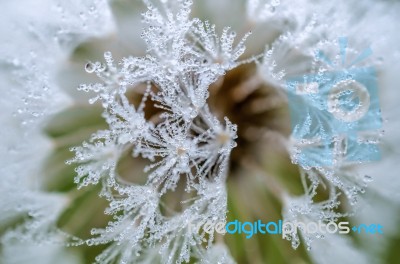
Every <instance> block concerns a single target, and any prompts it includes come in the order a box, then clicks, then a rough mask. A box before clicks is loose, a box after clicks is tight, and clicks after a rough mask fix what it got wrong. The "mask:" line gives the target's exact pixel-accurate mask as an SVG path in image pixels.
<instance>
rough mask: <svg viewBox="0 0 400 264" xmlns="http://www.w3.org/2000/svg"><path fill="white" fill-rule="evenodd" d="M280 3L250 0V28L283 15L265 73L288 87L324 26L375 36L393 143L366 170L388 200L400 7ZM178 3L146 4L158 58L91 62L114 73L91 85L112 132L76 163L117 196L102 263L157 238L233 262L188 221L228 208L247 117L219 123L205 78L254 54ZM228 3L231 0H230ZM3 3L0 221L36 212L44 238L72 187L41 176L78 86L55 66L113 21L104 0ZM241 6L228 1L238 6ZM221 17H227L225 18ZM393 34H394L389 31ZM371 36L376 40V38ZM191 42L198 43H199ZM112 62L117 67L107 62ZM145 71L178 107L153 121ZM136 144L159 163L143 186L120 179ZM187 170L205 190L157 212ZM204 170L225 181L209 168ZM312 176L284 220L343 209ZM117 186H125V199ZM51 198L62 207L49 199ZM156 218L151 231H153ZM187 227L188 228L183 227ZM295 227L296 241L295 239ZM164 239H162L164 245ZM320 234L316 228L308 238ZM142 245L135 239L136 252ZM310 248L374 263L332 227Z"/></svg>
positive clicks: (81, 176)
mask: <svg viewBox="0 0 400 264" xmlns="http://www.w3.org/2000/svg"><path fill="white" fill-rule="evenodd" d="M238 2H239V1H238ZM278 2H280V1H274V0H271V1H262V0H251V1H248V5H247V16H248V21H246V23H245V25H244V28H240V30H244V31H247V30H249V29H251V28H252V27H254V26H260V25H265V24H263V23H266V22H268V23H271V22H273V24H274V27H278V28H279V30H281V31H282V32H286V33H285V34H284V35H282V36H281V38H279V39H277V41H275V42H274V43H272V45H271V47H267V49H266V51H265V53H264V59H263V60H261V61H260V63H259V69H260V75H261V76H262V77H263V78H264V79H265V80H266V81H267V82H269V83H272V84H273V85H276V86H279V85H280V84H281V83H282V80H283V77H284V76H283V75H284V74H286V76H291V75H297V74H299V73H306V72H308V71H309V70H310V65H311V64H310V63H309V62H311V61H312V59H313V58H312V52H313V51H314V49H315V48H316V47H319V46H318V45H320V44H321V43H320V40H321V38H325V39H328V40H333V39H336V38H337V37H339V36H343V35H348V36H350V37H351V38H352V39H354V40H355V42H354V43H361V44H365V43H364V42H365V40H369V41H371V42H372V47H373V49H374V55H375V56H376V57H383V59H384V64H383V65H382V66H381V68H380V72H381V73H380V75H379V77H380V87H379V88H380V91H381V92H382V93H381V96H382V97H381V99H380V102H381V106H382V112H383V116H384V118H388V122H387V123H385V130H386V133H385V135H386V136H385V138H384V140H383V144H382V149H383V154H384V155H383V160H382V161H381V162H380V163H378V164H371V165H370V166H365V167H364V169H363V170H362V171H361V172H364V173H362V174H368V175H372V176H375V182H374V184H373V185H372V186H373V187H372V188H373V189H374V190H375V191H376V192H377V193H379V195H380V196H382V197H383V199H389V200H391V201H392V202H393V203H395V204H396V203H398V202H399V201H400V197H399V194H398V189H399V188H400V180H399V179H398V175H396V173H395V172H396V171H395V170H393V168H396V166H397V163H398V158H399V152H398V150H397V149H395V148H394V147H392V146H396V145H398V144H397V143H399V140H400V138H399V136H398V135H399V134H398V132H397V131H398V129H399V128H400V126H399V123H397V122H396V119H397V108H398V107H397V103H398V99H399V98H398V97H399V94H400V93H398V92H397V90H396V88H397V87H396V85H397V81H396V80H397V79H398V77H397V75H398V71H399V70H400V67H399V64H398V61H399V60H400V53H399V50H396V49H395V48H394V47H395V46H396V45H397V44H398V42H399V41H398V39H396V38H395V37H394V36H395V35H396V33H397V32H396V25H398V22H397V21H398V18H397V14H398V13H399V5H398V4H393V3H380V2H379V3H371V2H367V3H365V4H363V5H360V3H359V1H343V2H341V4H338V3H337V2H332V3H328V2H326V1H297V2H296V3H293V2H289V1H281V3H279V5H278ZM179 3H181V2H177V4H172V5H171V6H170V8H171V9H162V8H161V9H157V5H156V7H154V6H150V5H148V8H149V11H148V12H147V13H146V14H145V15H144V21H145V22H146V23H147V24H148V25H149V28H147V31H145V34H144V35H143V39H144V41H145V42H147V47H148V52H149V55H148V56H146V57H141V58H133V57H129V58H125V59H124V60H123V61H122V63H121V65H119V66H118V68H117V67H116V66H115V65H114V63H113V61H112V58H111V56H110V54H108V53H107V54H106V55H105V59H106V63H105V64H101V63H94V64H89V66H88V67H89V69H88V71H93V72H96V73H97V75H98V76H99V77H100V78H101V79H102V81H103V82H104V84H103V83H101V84H94V85H87V86H85V85H84V86H81V87H80V88H81V89H82V90H84V91H89V90H91V91H95V92H97V94H98V97H97V98H96V100H99V101H101V103H102V104H103V106H104V107H105V109H106V111H105V113H104V117H105V118H106V121H107V122H108V123H109V125H110V131H111V132H105V131H100V132H99V133H97V134H96V135H94V136H93V138H92V141H91V142H89V143H84V144H83V146H82V147H77V148H75V149H74V150H75V151H76V154H77V156H76V159H74V161H75V162H82V161H89V163H88V164H85V165H82V166H81V167H80V168H79V169H78V170H77V173H78V176H77V178H76V181H77V182H78V183H80V184H81V185H82V186H85V185H87V184H97V183H99V182H101V183H103V184H104V188H103V195H105V196H106V197H107V198H108V199H109V200H110V207H109V208H108V209H107V213H110V214H118V213H122V214H121V215H120V216H118V217H117V218H116V219H115V221H114V222H111V223H110V224H109V226H108V227H107V228H106V229H97V230H94V234H95V235H96V237H95V238H93V239H90V240H88V243H89V244H98V243H107V242H114V244H113V245H112V246H110V247H109V248H108V249H107V250H106V251H105V252H104V253H103V254H102V255H100V256H99V258H98V261H99V262H102V263H108V262H112V261H113V260H114V259H118V260H119V261H120V262H121V263H124V262H126V261H132V260H136V261H137V262H138V263H139V262H143V263H145V262H146V259H145V257H143V256H144V255H147V256H151V257H152V258H153V257H154V259H156V258H157V257H156V256H155V255H157V254H155V253H154V251H155V249H157V250H158V249H159V250H161V252H162V258H163V259H164V261H167V262H168V261H169V262H173V261H175V260H177V261H178V262H182V261H186V260H188V259H189V257H190V256H191V255H194V256H196V257H198V258H200V259H202V260H204V261H207V260H209V259H211V260H212V261H219V260H221V262H223V263H230V262H231V261H232V260H231V259H230V257H229V255H228V253H227V252H226V248H221V245H211V242H210V241H212V237H211V238H210V239H209V241H208V244H209V246H212V247H211V248H210V250H208V251H206V250H204V249H203V247H201V246H200V244H201V241H202V239H204V234H203V235H201V234H200V236H198V234H193V233H191V232H188V229H187V225H188V221H187V219H189V216H191V217H193V218H192V219H193V221H195V220H204V219H205V218H211V219H213V220H216V219H218V220H223V219H224V218H225V213H226V207H225V206H226V191H225V189H224V188H225V187H224V179H225V177H226V175H225V173H226V167H227V162H228V160H229V152H230V150H231V149H232V148H233V147H234V143H233V140H234V138H235V136H236V131H235V130H236V128H235V126H234V125H232V124H231V123H230V122H229V121H228V120H226V123H225V124H221V123H220V122H218V121H217V120H216V119H214V118H213V116H212V114H211V113H209V111H208V108H207V105H206V99H207V96H208V92H207V88H208V86H209V84H211V83H212V82H213V81H215V80H216V79H217V78H218V77H219V76H221V75H223V74H224V73H225V71H227V70H230V69H232V68H234V67H236V66H237V65H238V61H237V60H238V58H239V56H240V55H241V54H242V53H243V52H244V45H243V42H241V43H239V45H234V44H233V42H234V34H232V33H231V32H232V31H231V30H229V29H228V28H226V29H225V30H223V33H222V36H217V35H216V33H215V32H214V29H213V26H212V25H208V24H207V23H204V22H201V21H200V20H191V19H189V18H188V14H189V8H190V4H191V3H190V1H183V2H182V4H179ZM210 3H211V1H207V2H205V4H204V5H200V6H203V8H205V10H207V8H208V10H210V9H211V10H212V9H214V4H215V3H214V2H213V3H212V4H210ZM219 4H221V5H222V2H221V3H219ZM371 4H374V8H369V7H370V5H371ZM210 6H211V8H210ZM229 6H230V8H231V9H232V10H240V8H239V7H240V4H235V5H233V4H232V5H230V4H229ZM243 6H244V5H243ZM1 7H2V10H8V11H10V12H4V14H3V15H2V18H1V19H2V21H3V23H0V33H1V34H0V36H2V37H6V38H7V39H4V40H2V41H1V42H0V63H1V64H0V67H1V70H2V76H1V80H2V88H1V89H2V90H1V92H2V94H3V96H2V97H1V99H0V110H1V112H2V115H1V117H0V121H1V123H2V124H3V126H4V128H5V129H2V130H1V131H0V138H1V141H2V144H1V152H0V153H2V154H1V157H0V160H1V163H2V164H0V165H1V171H0V174H1V175H2V177H3V181H2V182H1V183H0V193H2V195H3V196H4V199H1V206H0V210H1V211H0V220H1V221H2V222H3V221H10V220H12V219H14V218H15V217H18V216H20V215H24V214H29V215H30V216H31V217H32V218H33V219H34V221H28V222H27V226H25V227H29V225H30V224H32V223H33V224H34V227H35V228H33V229H32V230H33V231H34V232H25V231H26V230H24V227H21V228H20V229H17V230H16V232H20V233H19V234H23V235H24V236H23V237H26V238H33V237H35V238H38V237H40V236H43V235H45V234H47V233H48V232H49V231H51V232H53V231H54V230H53V229H52V228H51V226H52V225H53V222H54V221H55V220H56V219H57V217H58V214H59V212H60V210H61V209H62V207H63V205H64V204H65V203H66V200H65V199H64V198H63V197H59V196H56V195H44V194H43V193H41V191H40V180H38V179H39V178H40V165H41V163H42V161H43V159H44V158H45V157H46V154H47V153H48V152H49V151H50V150H51V147H52V146H51V143H50V142H49V141H48V140H47V139H45V138H44V137H43V136H42V135H41V133H40V130H41V124H43V122H45V121H46V117H47V116H48V115H51V114H52V113H55V112H56V111H58V110H60V109H61V108H62V107H64V106H66V105H67V103H68V98H67V97H66V96H65V95H64V94H63V92H62V91H61V90H60V89H59V88H58V87H57V85H56V80H55V78H54V75H55V73H56V71H57V69H58V67H59V64H58V63H59V61H64V60H65V58H66V57H67V56H68V53H69V52H70V51H71V50H72V49H73V48H74V47H75V46H76V45H77V44H78V43H80V42H81V41H83V40H84V39H86V38H88V37H91V36H101V35H103V34H107V33H109V32H110V30H111V29H113V23H112V21H111V14H110V11H109V9H108V6H107V3H106V2H105V1H90V2H82V1H77V0H76V1H69V2H68V3H66V2H65V3H64V2H63V1H59V3H57V2H56V1H49V0H40V1H33V0H32V1H27V0H25V1H18V2H16V1H14V2H13V1H8V2H4V3H2V4H1ZM158 7H159V6H158ZM355 7H357V8H355ZM215 10H217V8H215ZM310 10H313V12H311V11H310ZM357 10H359V11H358V12H356V11H357ZM120 11H121V10H120ZM230 13H231V12H225V14H227V15H229V16H231V14H230ZM363 13H365V14H363ZM117 14H118V12H117ZM232 17H233V18H236V17H234V16H232ZM355 17H357V19H355ZM125 18H126V17H125ZM134 19H137V18H134ZM220 19H221V20H223V23H224V24H225V23H226V20H225V18H222V17H220ZM128 20H129V21H131V20H130V19H128ZM135 21H137V20H135ZM240 21H241V20H240ZM316 21H318V23H316ZM332 21H335V22H334V23H332ZM320 22H322V23H320ZM223 23H222V22H220V23H218V24H223ZM120 24H124V25H126V23H120ZM326 24H328V25H329V26H327V25H326ZM366 25H368V26H366ZM150 26H151V27H150ZM21 28H23V29H21ZM236 28H237V27H236ZM382 29H384V33H383V31H382ZM123 30H126V29H123ZM287 31H288V32H287ZM338 34H339V35H338ZM382 34H385V35H386V36H390V37H387V38H381V37H380V36H381V35H382ZM10 36H12V38H10ZM188 36H190V38H188ZM371 36H379V38H376V39H371ZM269 37H270V36H269ZM269 37H268V38H269ZM191 41H192V42H191ZM193 41H194V42H195V43H196V46H195V45H191V44H193ZM260 43H262V44H261V45H260ZM24 45H27V46H24ZM250 46H251V47H254V49H255V50H257V49H258V48H260V46H264V42H263V41H260V38H254V39H253V40H252V43H250ZM355 48H356V49H358V48H364V46H363V47H361V46H356V47H355ZM120 66H121V67H120ZM106 68H107V69H108V71H106V72H105V71H104V70H105V69H106ZM10 73H11V74H10ZM177 80H181V81H177ZM147 82H151V83H153V84H154V85H155V86H157V88H158V89H159V93H155V92H153V91H152V90H151V87H150V86H148V87H147V88H146V91H145V94H146V97H151V98H152V99H153V101H156V102H157V103H158V104H159V105H160V107H161V108H162V109H164V110H166V113H167V114H165V115H164V116H163V120H164V121H163V122H161V123H156V124H151V123H150V124H149V123H146V122H145V120H144V119H143V116H142V115H143V111H142V110H143V109H141V108H140V107H139V108H138V109H134V108H133V107H131V106H130V105H129V104H128V103H127V100H126V98H124V96H123V94H124V92H125V90H126V89H127V87H129V86H136V85H137V84H139V83H147ZM182 94H184V96H182ZM116 98H117V100H115V99H116ZM145 101H146V100H143V104H144V103H145ZM171 113H173V114H171ZM14 114H16V115H14ZM132 116H134V118H132ZM198 116H200V118H198ZM199 120H200V121H199ZM188 131H191V133H188ZM188 135H190V136H188ZM129 144H134V145H135V153H134V154H135V155H141V156H142V157H144V158H148V159H149V160H150V161H151V162H153V164H152V165H151V166H150V167H148V172H149V181H148V183H147V185H146V186H144V187H138V186H123V184H121V183H120V182H118V175H116V174H115V165H116V161H117V160H118V157H119V155H120V154H121V152H122V151H124V150H126V147H127V146H128V145H129ZM199 146H201V147H199ZM98 150H101V151H98ZM21 168H24V170H21ZM193 171H197V173H193ZM324 173H325V172H322V174H324ZM181 174H183V175H184V176H185V177H186V180H187V182H188V183H189V184H188V190H195V191H196V195H197V196H196V197H195V200H194V202H193V203H192V204H191V205H190V206H188V207H187V208H186V209H185V210H184V211H183V212H182V213H181V214H177V215H176V216H175V217H171V218H164V217H163V216H162V215H161V214H160V212H159V210H158V205H159V196H160V195H163V194H164V193H165V192H167V191H171V190H174V188H175V186H176V184H177V182H178V180H179V179H180V178H181ZM205 176H207V177H208V178H211V179H214V180H215V182H212V181H209V180H208V179H207V180H205V178H206V177H205ZM325 176H326V179H327V180H328V181H330V182H331V183H334V184H335V183H336V184H337V183H340V186H341V187H343V183H345V188H342V189H343V190H344V193H345V194H346V195H348V194H349V192H351V191H352V190H355V192H357V193H359V192H362V188H363V187H364V182H363V179H362V178H360V179H356V180H355V179H353V178H351V180H348V179H338V178H337V177H334V176H333V175H332V173H331V172H330V173H325ZM307 177H308V179H309V180H310V181H311V185H310V186H309V185H307V184H304V187H305V192H306V194H305V195H304V196H302V197H298V198H293V199H289V201H287V204H285V206H286V208H287V210H286V211H285V212H284V215H285V217H286V219H289V220H290V219H297V218H299V217H300V218H302V219H306V220H319V219H322V220H324V221H326V220H330V219H334V218H336V217H338V216H340V215H338V214H337V213H336V212H335V211H334V209H335V208H336V207H337V205H338V204H337V199H336V198H337V197H336V192H335V191H333V190H331V197H330V199H329V200H328V201H326V202H325V203H312V201H311V200H312V196H313V195H314V194H315V193H314V192H315V185H313V184H319V183H321V182H320V180H319V179H318V177H319V176H317V175H316V174H315V173H313V172H309V173H308V174H307ZM349 177H352V176H351V175H349ZM354 182H355V184H354ZM350 183H351V184H350ZM353 184H354V185H353ZM111 189H113V191H114V192H115V191H116V192H117V193H119V194H120V196H118V197H114V196H113V195H112V191H111ZM146 193H151V195H148V194H146ZM210 193H211V194H210ZM143 197H146V199H143ZM148 197H151V198H152V199H148ZM54 204H57V206H54V207H53V206H46V205H54ZM382 204H385V202H383V203H382ZM290 208H292V210H290ZM376 210H377V208H376V207H370V208H366V207H364V210H363V211H362V214H361V217H360V218H359V221H361V222H363V221H370V220H371V219H377V220H376V221H384V220H383V219H379V218H373V217H372V215H375V216H376V215H378V214H377V213H376ZM389 211H390V210H387V208H386V209H383V210H382V212H384V213H382V215H385V216H386V215H388V214H389V213H390V212H389ZM395 222H396V219H393V221H385V227H386V225H387V228H388V229H389V230H394V228H393V225H394V224H395ZM391 228H392V229H391ZM149 230H151V232H152V234H153V235H154V236H153V237H150V238H149V237H146V236H145V233H146V232H148V231H149ZM385 230H386V229H385ZM16 234H17V233H15V232H9V233H8V234H7V235H6V236H5V237H4V238H3V240H4V239H11V238H13V237H14V235H16ZM176 234H180V235H181V236H178V237H177V236H176ZM291 238H292V239H294V245H293V246H294V247H296V246H297V242H298V241H297V239H298V237H291ZM157 239H163V243H159V241H158V240H157ZM146 240H147V241H146ZM310 241H311V239H310V240H306V243H307V244H309V243H308V242H310ZM143 242H145V243H144V246H145V247H146V246H147V245H150V244H151V245H155V249H154V250H152V249H148V248H143V250H142V251H140V250H141V246H143V245H141V244H142V243H143ZM7 245H8V247H7V248H6V249H5V251H4V257H5V259H6V260H7V261H8V262H9V263H23V261H25V259H23V258H21V259H19V258H17V256H13V252H19V250H20V248H19V247H22V245H21V244H18V243H17V244H7ZM30 245H31V244H30ZM132 245H134V246H135V248H134V249H135V250H132ZM333 245H335V247H336V250H335V251H339V250H341V251H343V252H344V251H346V252H347V256H352V257H351V258H349V257H347V258H345V259H343V258H341V256H343V255H344V254H331V255H327V254H328V253H327V248H330V247H332V246H333ZM29 249H30V250H29V252H31V253H32V255H30V256H31V257H30V258H29V259H30V260H33V261H34V259H35V257H37V258H39V257H41V256H47V257H46V259H49V263H50V262H51V259H52V258H53V257H54V255H53V254H56V253H57V254H58V252H59V251H58V250H59V248H58V247H57V246H54V248H52V247H47V250H46V251H44V250H43V251H42V250H41V248H37V249H36V248H34V247H31V246H30V247H29ZM53 250H54V251H53ZM33 253H37V254H33ZM140 254H141V255H140ZM311 256H312V257H313V258H314V260H315V261H317V262H318V263H337V262H338V261H339V262H340V261H347V260H349V259H351V260H352V261H353V260H354V262H355V261H356V260H357V261H359V263H366V262H367V260H366V259H365V258H364V256H362V255H361V254H360V253H359V252H358V250H357V249H355V248H354V247H353V246H352V245H351V243H350V242H349V241H348V240H347V239H346V238H342V237H336V236H329V237H325V240H324V241H322V242H320V243H317V245H316V246H315V248H313V249H312V251H311ZM149 259H151V258H149ZM72 261H74V260H71V262H72ZM43 263H45V262H43ZM205 263H207V262H205ZM211 263H212V262H211ZM343 263H346V262H343Z"/></svg>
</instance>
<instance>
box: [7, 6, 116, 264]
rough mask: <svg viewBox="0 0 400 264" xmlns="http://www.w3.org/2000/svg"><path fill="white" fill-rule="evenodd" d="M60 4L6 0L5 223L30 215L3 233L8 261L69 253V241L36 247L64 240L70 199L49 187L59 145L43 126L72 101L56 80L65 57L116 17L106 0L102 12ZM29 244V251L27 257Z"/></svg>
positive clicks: (38, 259) (45, 260)
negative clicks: (45, 177) (60, 228)
mask: <svg viewBox="0 0 400 264" xmlns="http://www.w3.org/2000/svg"><path fill="white" fill-rule="evenodd" d="M60 3H61V4H60ZM60 3H57V2H55V1H46V0H43V1H18V2H12V1H6V2H2V3H1V9H2V10H3V11H2V16H1V23H0V35H1V37H0V38H1V41H0V42H1V43H0V68H1V71H2V73H1V74H2V75H1V92H2V97H1V98H0V111H1V113H2V115H1V117H0V120H1V124H2V127H3V128H2V129H1V131H0V138H1V151H0V153H1V158H0V161H1V164H0V168H1V169H0V170H1V172H0V174H1V176H2V181H1V182H0V193H1V206H0V215H1V220H2V224H5V223H7V222H8V221H13V220H18V219H19V218H21V217H22V218H23V219H26V221H25V223H24V225H22V226H19V227H17V228H15V229H14V230H9V231H8V232H7V233H6V234H5V236H3V238H2V242H3V243H4V245H3V246H4V251H3V254H4V256H2V257H3V260H4V263H26V262H27V260H29V262H33V263H39V262H40V263H54V259H55V257H56V255H58V254H60V253H61V254H64V253H62V252H63V250H62V247H61V246H55V245H54V246H48V245H47V246H34V244H35V243H39V242H40V241H52V240H63V238H62V237H58V235H56V230H55V228H54V223H55V222H56V221H57V219H58V216H59V214H60V212H61V210H62V209H63V207H64V206H65V204H66V203H67V201H66V199H65V197H62V196H59V195H51V194H46V193H43V192H42V191H41V180H40V178H41V165H42V162H43V160H44V159H45V158H46V156H47V155H48V153H49V152H50V151H51V148H52V145H51V142H49V141H48V139H46V138H45V137H44V135H42V133H41V130H42V124H44V123H45V121H46V118H47V116H49V115H51V114H52V113H55V112H56V111H58V110H60V109H61V108H63V107H65V106H66V105H67V104H68V98H67V97H66V96H65V95H64V94H63V93H62V92H61V91H60V89H59V88H58V87H57V85H56V83H55V80H54V74H55V72H56V70H57V67H58V62H59V60H60V59H61V58H63V57H65V56H68V54H69V52H70V50H71V49H72V48H73V47H74V46H75V45H76V44H77V43H78V42H79V41H81V40H82V39H84V38H87V37H89V36H93V35H98V34H103V33H105V32H107V31H109V30H110V29H111V26H112V21H111V20H110V13H109V11H107V3H106V2H105V1H94V2H92V3H90V4H91V5H93V8H96V9H95V10H94V11H93V12H96V13H97V15H94V13H93V14H91V15H90V14H86V15H84V16H80V13H79V12H86V11H87V10H90V7H89V6H87V7H86V6H82V4H81V2H80V1H72V2H69V3H68V4H67V5H65V4H63V2H62V1H60ZM88 3H89V2H88ZM64 5H65V6H64ZM83 23H85V24H86V26H85V25H83ZM13 238H17V240H18V238H19V239H23V240H24V242H18V241H16V240H14V239H13ZM21 248H24V251H25V250H26V249H27V251H25V253H24V254H23V255H21V254H20V252H21ZM16 252H17V253H16ZM69 260H70V261H73V262H69V263H74V262H77V259H76V258H74V257H71V259H69ZM66 261H68V260H67V259H66Z"/></svg>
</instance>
